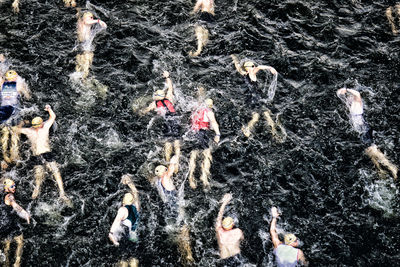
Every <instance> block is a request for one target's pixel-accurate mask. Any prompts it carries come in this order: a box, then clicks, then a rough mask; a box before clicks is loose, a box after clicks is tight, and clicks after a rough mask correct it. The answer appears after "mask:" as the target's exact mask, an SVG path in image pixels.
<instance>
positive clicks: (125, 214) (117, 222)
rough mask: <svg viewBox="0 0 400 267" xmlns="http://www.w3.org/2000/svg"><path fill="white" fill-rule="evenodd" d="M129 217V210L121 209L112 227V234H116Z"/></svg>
mask: <svg viewBox="0 0 400 267" xmlns="http://www.w3.org/2000/svg"><path fill="white" fill-rule="evenodd" d="M127 217H128V210H127V209H126V208H125V207H121V208H119V209H118V213H117V216H115V219H114V222H113V224H112V225H111V228H110V233H111V234H114V232H116V231H117V230H118V229H119V227H120V224H121V222H122V221H123V220H125V219H126V218H127Z"/></svg>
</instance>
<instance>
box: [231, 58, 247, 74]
mask: <svg viewBox="0 0 400 267" xmlns="http://www.w3.org/2000/svg"><path fill="white" fill-rule="evenodd" d="M231 58H232V61H233V64H235V68H236V70H237V71H238V72H239V73H240V74H242V75H246V74H247V72H246V71H244V70H243V69H242V67H241V66H240V63H239V59H238V58H237V56H236V55H231Z"/></svg>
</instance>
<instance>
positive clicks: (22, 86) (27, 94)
mask: <svg viewBox="0 0 400 267" xmlns="http://www.w3.org/2000/svg"><path fill="white" fill-rule="evenodd" d="M18 79H19V83H18V85H17V90H18V92H19V93H20V94H22V95H23V96H24V98H25V99H27V100H30V99H31V90H29V87H28V84H27V83H26V82H25V80H24V79H22V78H20V77H18Z"/></svg>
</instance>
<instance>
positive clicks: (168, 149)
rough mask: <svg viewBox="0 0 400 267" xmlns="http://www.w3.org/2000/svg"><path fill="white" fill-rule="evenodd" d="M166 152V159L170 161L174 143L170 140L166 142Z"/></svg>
mask: <svg viewBox="0 0 400 267" xmlns="http://www.w3.org/2000/svg"><path fill="white" fill-rule="evenodd" d="M164 153H165V160H166V161H168V162H169V161H170V159H171V154H172V144H171V143H170V142H165V144H164Z"/></svg>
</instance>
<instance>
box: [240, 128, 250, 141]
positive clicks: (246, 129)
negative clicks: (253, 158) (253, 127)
mask: <svg viewBox="0 0 400 267" xmlns="http://www.w3.org/2000/svg"><path fill="white" fill-rule="evenodd" d="M242 132H243V134H244V136H246V137H247V138H248V137H250V134H251V132H250V129H249V127H248V126H243V127H242Z"/></svg>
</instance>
